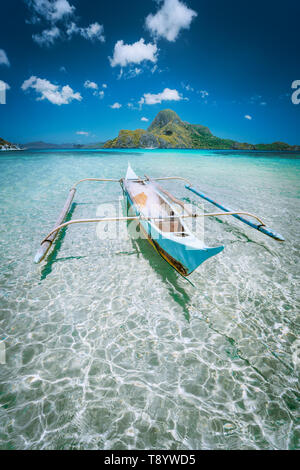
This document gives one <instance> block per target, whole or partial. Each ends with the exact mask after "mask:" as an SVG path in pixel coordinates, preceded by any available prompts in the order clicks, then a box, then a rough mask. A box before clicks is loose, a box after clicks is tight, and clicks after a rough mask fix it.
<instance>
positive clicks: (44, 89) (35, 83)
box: [21, 76, 82, 106]
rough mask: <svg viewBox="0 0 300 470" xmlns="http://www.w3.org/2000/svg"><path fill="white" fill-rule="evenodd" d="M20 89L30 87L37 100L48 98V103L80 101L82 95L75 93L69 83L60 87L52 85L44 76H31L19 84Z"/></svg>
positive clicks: (58, 103)
mask: <svg viewBox="0 0 300 470" xmlns="http://www.w3.org/2000/svg"><path fill="white" fill-rule="evenodd" d="M21 88H22V90H24V91H26V90H28V89H30V88H32V89H33V90H35V91H36V93H37V94H38V97H37V101H42V100H45V99H46V100H48V101H50V103H53V104H57V105H58V106H60V105H62V104H69V103H71V101H73V100H77V101H81V100H82V96H81V95H80V93H75V92H74V91H73V90H72V88H71V87H70V86H69V85H65V86H63V87H60V86H59V85H54V84H53V83H51V82H49V80H46V79H44V78H38V77H35V76H31V77H30V78H28V79H27V80H25V81H24V83H23V84H22V86H21Z"/></svg>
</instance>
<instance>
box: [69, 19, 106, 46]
mask: <svg viewBox="0 0 300 470" xmlns="http://www.w3.org/2000/svg"><path fill="white" fill-rule="evenodd" d="M66 33H67V35H68V36H69V38H71V37H72V36H73V35H74V34H79V35H80V36H82V37H83V38H84V39H87V40H90V41H96V40H97V41H101V42H105V36H104V34H103V33H104V27H103V25H102V24H99V23H97V22H96V23H92V24H90V25H89V26H87V27H86V28H80V27H78V26H77V25H76V24H75V23H70V24H69V25H68V28H67V31H66Z"/></svg>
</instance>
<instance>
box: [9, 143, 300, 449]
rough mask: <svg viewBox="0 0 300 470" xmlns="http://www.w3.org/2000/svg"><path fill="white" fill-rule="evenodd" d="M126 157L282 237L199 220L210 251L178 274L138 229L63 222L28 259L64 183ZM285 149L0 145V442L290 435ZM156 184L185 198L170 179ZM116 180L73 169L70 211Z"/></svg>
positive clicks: (170, 441)
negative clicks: (40, 253)
mask: <svg viewBox="0 0 300 470" xmlns="http://www.w3.org/2000/svg"><path fill="white" fill-rule="evenodd" d="M128 160H130V162H131V164H132V166H133V168H134V169H136V171H137V173H138V174H141V175H143V174H144V173H146V174H150V175H152V176H161V175H171V174H172V175H180V176H185V177H187V178H189V179H190V180H191V181H192V182H193V183H194V184H195V185H196V186H198V187H199V188H201V189H202V190H203V191H204V192H207V193H208V194H210V195H211V196H212V197H214V198H215V199H216V200H219V201H220V202H223V203H224V204H225V205H226V204H227V205H228V206H229V207H231V208H235V209H241V210H248V211H249V212H254V213H256V214H258V215H260V216H261V218H262V219H263V220H265V221H266V222H267V223H268V225H270V227H272V228H274V229H276V230H277V231H278V232H280V233H282V234H283V235H284V236H285V237H286V242H285V243H284V244H280V243H277V242H275V241H273V240H272V239H269V238H268V237H266V236H264V235H262V234H260V233H258V232H256V231H255V230H253V229H250V228H248V227H247V226H245V225H244V224H242V223H240V222H238V221H236V220H235V219H233V218H231V219H230V218H227V219H226V220H225V218H223V219H222V220H221V218H220V219H212V218H210V219H209V220H207V221H206V224H205V238H206V242H207V244H208V245H211V246H214V245H217V244H224V245H225V250H224V251H223V252H222V253H221V254H219V255H218V256H216V257H214V258H212V259H210V260H209V261H207V262H206V263H204V264H203V265H202V266H201V267H200V268H199V269H198V270H197V271H196V272H195V273H194V274H193V275H192V276H191V277H190V280H191V281H192V282H193V284H194V286H192V285H191V284H189V283H188V282H187V281H185V280H184V279H182V278H181V277H180V276H179V275H178V274H176V273H175V272H174V271H172V270H171V268H170V267H169V266H168V265H167V264H166V263H165V262H164V261H163V260H162V259H161V258H160V257H159V256H158V255H157V254H156V253H155V252H153V249H152V248H151V246H150V245H148V243H147V242H146V241H137V242H134V241H131V240H126V239H123V240H117V241H116V240H99V239H98V238H97V235H96V228H95V227H94V226H92V225H89V226H87V225H83V226H79V225H78V226H75V227H70V228H68V230H66V231H64V232H62V233H61V235H60V237H59V238H58V240H57V243H56V244H55V246H54V249H53V250H52V251H51V253H50V255H49V256H48V258H47V260H46V262H43V263H42V264H41V265H39V266H36V265H34V264H33V262H32V260H33V257H34V254H35V251H36V249H37V247H38V245H39V242H40V240H41V238H42V237H43V236H44V235H46V233H47V231H48V229H50V228H51V227H52V225H53V223H54V221H55V219H56V217H57V215H58V212H59V211H60V209H61V207H62V205H63V203H64V201H65V199H66V196H67V192H68V189H69V188H70V187H71V186H72V184H73V183H74V182H75V181H77V180H79V179H81V178H84V177H108V178H110V177H113V178H119V177H122V176H123V175H124V173H125V171H126V168H127V162H128ZM299 162H300V156H297V155H280V156H279V155H274V154H269V153H266V154H263V153H253V154H249V153H241V154H239V153H230V152H207V151H200V152H195V151H194V152H191V151H172V152H169V151H163V152H160V153H157V152H156V151H148V152H140V151H135V152H131V151H124V152H101V151H99V152H95V151H90V152H87V151H69V152H66V151H65V152H57V151H49V152H22V153H21V152H19V153H18V152H10V153H3V154H1V155H0V211H1V234H0V262H1V271H0V335H1V338H2V339H4V341H5V346H6V364H0V405H1V406H0V448H2V449H9V448H18V449H30V448H31V449H53V448H56V449H57V448H60V449H79V448H83V449H133V448H134V449H144V448H148V449H155V448H157V449H295V448H299V447H300V446H299V428H297V417H298V416H299V397H300V394H299V382H298V380H299V366H298V367H297V360H296V361H295V359H297V352H298V356H299V350H300V346H299V343H298V342H297V338H299V318H298V320H297V315H298V313H299V250H300V243H299V230H300V220H299V215H298V211H299V181H300V180H299ZM166 187H167V188H169V189H172V191H173V192H174V193H175V194H176V195H177V196H179V197H182V198H183V197H186V198H189V200H190V201H195V202H196V203H197V204H201V200H200V199H198V200H197V199H196V196H195V198H194V196H193V195H192V193H189V192H188V191H186V190H185V189H184V187H183V185H182V184H181V183H179V184H177V183H168V184H166ZM120 194H121V192H120V189H119V186H118V185H117V184H115V185H113V184H102V183H83V184H82V185H81V186H79V189H78V191H77V194H76V197H75V200H74V202H75V204H74V205H73V207H72V217H73V218H83V217H95V216H96V213H97V207H98V206H99V204H102V203H109V204H111V203H113V204H117V205H118V202H119V200H118V198H119V195H120ZM205 208H206V209H207V210H209V211H214V207H213V206H211V205H210V204H209V203H205ZM123 231H125V232H126V225H125V226H124V227H123Z"/></svg>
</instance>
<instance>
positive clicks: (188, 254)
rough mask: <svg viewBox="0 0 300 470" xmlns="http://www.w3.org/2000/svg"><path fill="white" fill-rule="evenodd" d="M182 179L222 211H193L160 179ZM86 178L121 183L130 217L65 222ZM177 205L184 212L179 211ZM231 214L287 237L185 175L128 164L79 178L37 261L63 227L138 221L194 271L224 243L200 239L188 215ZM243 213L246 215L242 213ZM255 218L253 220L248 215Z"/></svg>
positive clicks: (161, 248)
mask: <svg viewBox="0 0 300 470" xmlns="http://www.w3.org/2000/svg"><path fill="white" fill-rule="evenodd" d="M162 180H181V181H184V182H185V183H187V184H186V186H185V187H186V189H188V190H190V191H192V192H193V193H194V194H196V195H197V196H199V197H201V198H203V199H205V200H207V201H209V202H210V203H212V204H214V205H215V206H217V207H219V208H220V209H222V211H223V212H214V213H203V214H198V213H193V212H191V211H190V210H189V209H188V208H187V207H186V205H184V203H183V202H182V201H181V200H179V199H177V198H175V197H174V196H173V195H172V194H170V193H169V192H168V191H166V190H165V189H164V188H162V187H161V186H160V185H159V184H158V183H157V181H162ZM84 181H99V182H114V183H119V184H120V185H121V188H122V190H123V193H124V195H125V197H126V198H127V208H129V209H130V211H131V212H132V213H133V215H128V216H127V217H101V218H95V219H80V220H70V221H68V222H64V220H65V218H66V216H67V214H68V212H69V210H70V207H71V204H72V201H73V199H74V196H75V193H76V189H77V186H78V185H79V184H80V183H82V182H84ZM178 206H179V207H180V208H181V212H180V211H178ZM228 215H232V216H233V217H236V218H237V219H239V220H240V221H241V222H243V223H245V224H247V225H249V226H251V227H252V228H255V229H256V230H258V231H260V232H261V233H264V234H265V235H268V236H269V237H271V238H273V239H275V240H278V241H284V238H283V237H282V236H281V235H280V234H278V233H277V232H275V231H273V230H271V229H270V228H267V227H266V226H265V224H264V223H263V222H262V220H261V219H260V218H259V217H257V216H256V215H254V214H250V213H248V212H244V211H232V210H230V209H227V208H225V207H224V206H223V205H221V204H219V203H217V202H216V201H214V200H213V199H211V198H209V197H208V196H206V195H205V194H204V193H202V192H201V191H199V190H197V189H195V188H193V187H192V185H191V183H190V182H189V181H188V180H186V179H185V178H182V177H176V176H169V177H161V178H150V177H149V176H146V175H145V177H144V178H140V177H138V176H137V175H136V174H135V173H134V171H133V170H132V168H131V167H130V165H129V166H128V170H127V174H126V177H125V178H122V179H120V180H118V179H107V178H84V179H82V180H80V181H78V182H77V183H76V184H75V185H74V186H73V187H72V188H71V189H70V192H69V195H68V198H67V200H66V202H65V205H64V207H63V209H62V211H61V213H60V214H59V217H58V218H57V220H56V223H55V224H54V227H53V229H52V230H51V232H49V233H48V235H47V236H46V237H45V238H44V239H43V240H42V242H41V246H40V248H39V250H38V251H37V253H36V256H35V258H34V261H35V263H39V262H40V261H42V260H43V259H44V258H45V256H46V255H47V253H48V251H49V249H50V247H51V245H52V243H53V241H54V240H55V237H56V235H57V234H58V232H59V230H61V229H62V228H64V227H67V226H69V225H73V224H79V223H99V222H111V221H132V220H135V221H136V222H138V223H139V226H140V229H141V231H142V233H143V234H144V235H145V237H146V238H147V240H148V241H149V242H150V244H151V245H152V246H153V247H154V248H155V250H156V251H157V252H158V253H159V254H160V255H161V256H162V257H163V258H164V259H165V260H166V261H167V262H168V263H169V264H170V265H171V266H172V267H173V268H174V269H175V270H176V271H178V272H179V273H180V274H181V275H182V276H184V277H186V276H188V275H189V274H191V273H192V272H193V271H194V270H195V269H196V268H197V267H198V266H199V265H200V264H202V263H203V262H204V261H205V260H207V259H208V258H210V257H212V256H214V255H216V254H218V253H220V252H221V251H222V250H223V249H224V247H223V246H217V247H207V246H205V245H204V243H203V242H201V241H200V240H199V239H198V238H196V237H195V235H194V234H193V233H192V232H191V231H190V229H189V228H188V227H187V226H186V225H185V224H184V219H186V218H191V217H193V218H196V217H220V216H228ZM242 216H243V217H242ZM244 216H247V217H249V218H250V219H251V218H252V219H256V220H257V222H258V223H254V222H252V221H251V220H249V219H246V218H245V217H244Z"/></svg>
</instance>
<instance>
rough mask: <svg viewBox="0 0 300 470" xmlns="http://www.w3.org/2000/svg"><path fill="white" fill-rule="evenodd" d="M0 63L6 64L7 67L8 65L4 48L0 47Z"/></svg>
mask: <svg viewBox="0 0 300 470" xmlns="http://www.w3.org/2000/svg"><path fill="white" fill-rule="evenodd" d="M0 65H7V67H9V66H10V63H9V60H8V57H7V55H6V52H5V50H4V49H0Z"/></svg>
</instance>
